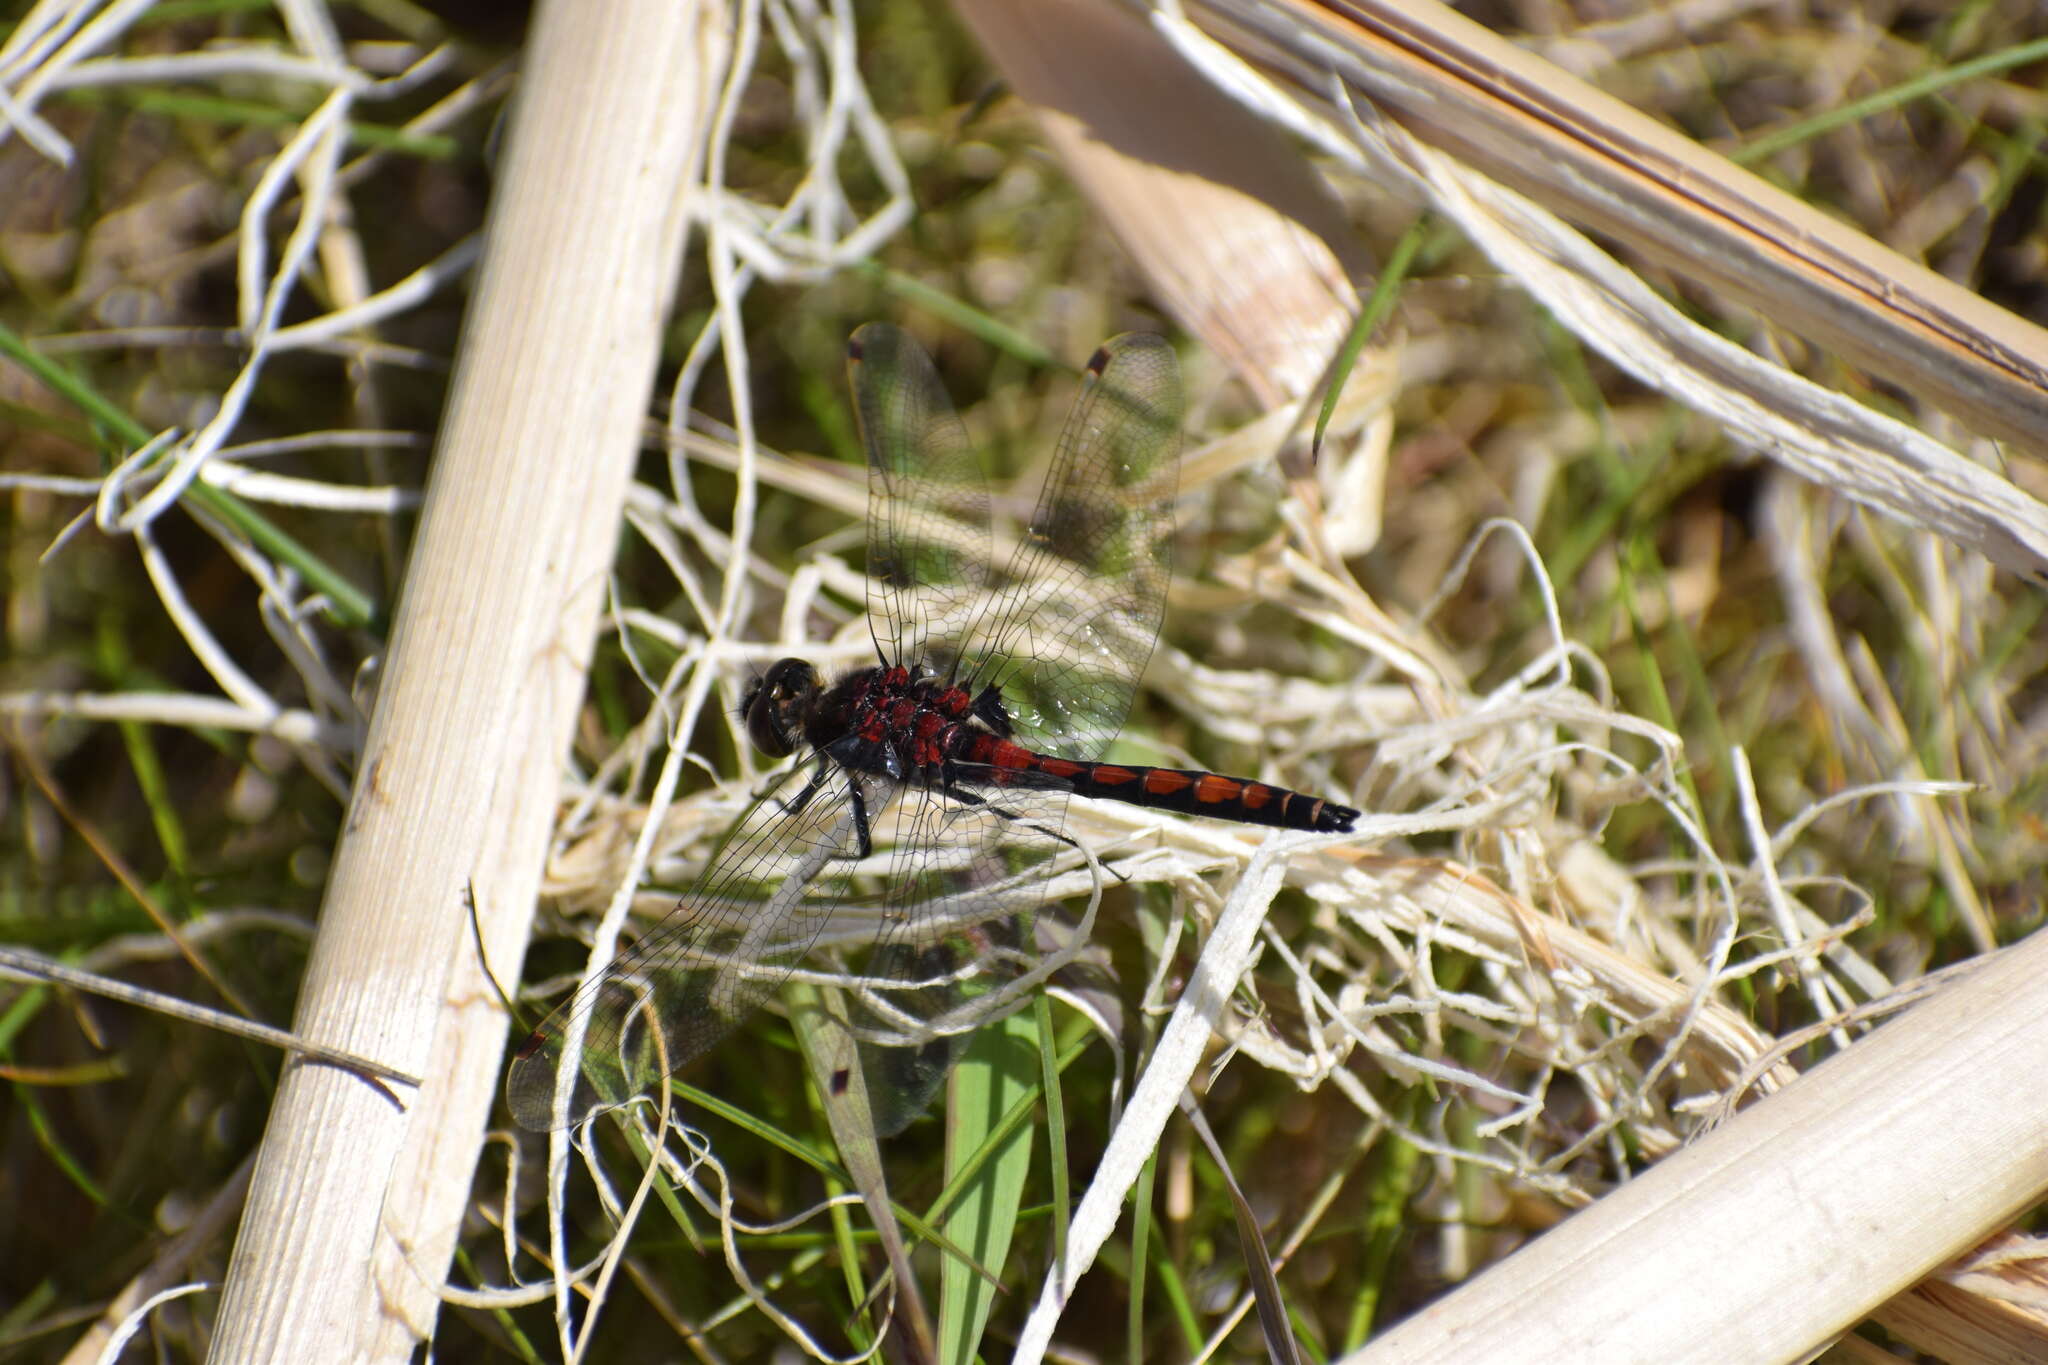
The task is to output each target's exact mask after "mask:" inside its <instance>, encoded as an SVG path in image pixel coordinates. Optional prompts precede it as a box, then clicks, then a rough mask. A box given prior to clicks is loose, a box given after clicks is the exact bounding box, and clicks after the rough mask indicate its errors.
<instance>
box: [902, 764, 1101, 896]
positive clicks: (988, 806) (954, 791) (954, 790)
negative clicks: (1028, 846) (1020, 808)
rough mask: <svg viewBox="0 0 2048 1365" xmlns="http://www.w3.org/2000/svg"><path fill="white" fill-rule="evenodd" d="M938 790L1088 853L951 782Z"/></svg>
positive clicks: (1064, 837)
mask: <svg viewBox="0 0 2048 1365" xmlns="http://www.w3.org/2000/svg"><path fill="white" fill-rule="evenodd" d="M937 790H938V793H939V795H941V796H944V797H948V798H950V799H952V800H954V801H958V802H959V803H960V804H961V805H963V806H980V807H981V808H982V809H984V810H986V811H987V812H988V813H989V814H990V815H993V816H995V818H996V819H998V820H1013V821H1015V822H1017V823H1018V824H1021V825H1023V826H1024V828H1026V829H1028V830H1032V831H1034V832H1035V833H1038V834H1043V835H1044V836H1045V837H1046V838H1048V839H1057V840H1058V841H1059V842H1060V843H1063V844H1065V845H1066V846H1067V847H1068V848H1071V849H1073V850H1074V851H1075V852H1076V853H1084V854H1085V852H1086V850H1084V849H1083V848H1082V847H1081V845H1080V843H1079V842H1078V841H1076V840H1075V839H1074V838H1073V837H1072V836H1070V835H1066V834H1062V833H1061V832H1060V831H1058V830H1056V829H1053V828H1051V827H1050V826H1047V825H1041V824H1038V823H1036V822H1035V821H1032V820H1029V819H1027V818H1025V817H1024V816H1022V815H1018V814H1016V813H1015V812H1014V811H1007V810H1004V809H1003V808H1002V807H1001V806H998V805H995V804H993V803H991V802H990V801H989V799H988V798H987V797H985V796H982V795H980V794H978V793H975V792H971V791H968V790H967V789H966V788H965V787H959V786H955V785H954V784H953V783H952V782H950V781H942V782H941V783H940V784H939V786H938V788H937ZM1105 870H1106V871H1107V872H1108V873H1109V875H1110V876H1112V877H1114V878H1116V879H1117V880H1118V881H1120V882H1127V881H1129V880H1130V878H1129V877H1126V876H1125V875H1124V874H1123V873H1121V872H1119V871H1117V870H1116V869H1115V868H1113V867H1105Z"/></svg>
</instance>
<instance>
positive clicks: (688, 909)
mask: <svg viewBox="0 0 2048 1365" xmlns="http://www.w3.org/2000/svg"><path fill="white" fill-rule="evenodd" d="M798 778H801V779H803V782H802V784H801V785H799V784H797V782H796V779H798ZM812 783H815V784H816V785H815V786H812V785H811V784H812ZM806 788H808V789H809V791H810V795H809V797H808V799H803V798H801V797H798V796H796V795H793V794H794V793H797V792H799V791H801V790H803V789H806ZM897 790H898V784H897V783H895V782H894V781H892V780H890V779H888V778H884V777H878V776H873V775H868V774H853V773H850V772H848V771H847V770H846V769H843V768H840V767H837V766H836V765H832V764H830V763H828V762H827V761H826V760H824V759H822V758H821V759H817V760H814V761H813V762H812V763H809V764H805V765H801V766H799V767H797V768H795V769H792V770H791V771H790V772H789V773H788V774H786V775H785V780H784V781H783V782H782V783H780V784H779V785H778V787H777V788H776V790H775V791H773V792H771V793H770V794H769V795H768V796H767V797H764V798H763V799H761V800H760V801H757V802H756V803H755V804H754V805H753V806H752V807H751V808H750V809H749V810H748V811H747V813H746V814H745V815H743V816H742V817H741V818H740V820H739V822H738V823H737V824H735V825H734V826H733V828H732V830H731V832H730V833H728V834H727V835H726V837H725V839H724V841H723V842H722V843H721V845H720V847H719V848H718V850H717V851H716V852H715V853H714V854H713V857H712V861H711V863H710V865H709V866H708V867H707V868H706V870H705V872H704V874H703V875H702V876H701V877H700V878H699V879H698V881H697V884H696V885H695V886H693V887H692V888H691V890H690V892H689V893H688V894H687V895H685V896H684V897H683V898H682V900H681V901H679V902H678V903H677V905H676V907H675V909H673V910H671V911H670V912H669V914H668V915H667V916H666V917H665V918H664V919H663V920H662V921H661V922H660V923H659V924H657V925H655V926H654V927H653V928H651V929H649V930H648V931H647V932H646V933H644V934H642V935H640V936H639V937H638V938H637V939H635V940H634V941H633V943H632V945H631V946H630V947H629V948H627V949H626V950H625V951H623V952H622V953H620V954H619V956H618V958H617V959H616V960H614V961H613V963H612V964H611V966H610V967H608V968H606V970H605V972H604V974H603V975H602V976H600V977H598V978H596V979H595V980H593V981H591V982H589V983H588V984H586V985H585V986H584V987H583V988H582V989H581V990H579V991H577V992H576V994H574V995H573V996H571V997H570V998H569V999H568V1000H566V1001H564V1002H563V1003H562V1004H561V1005H560V1006H559V1007H557V1008H556V1010H555V1011H554V1013H552V1014H550V1015H549V1016H548V1017H547V1019H546V1020H545V1021H543V1022H542V1024H541V1026H540V1027H539V1028H538V1029H536V1030H535V1031H534V1032H533V1035H532V1036H531V1037H530V1038H528V1040H527V1042H526V1044H525V1045H524V1046H523V1047H522V1048H521V1049H520V1051H519V1055H518V1057H517V1059H516V1060H515V1061H514V1062H513V1063H512V1070H511V1075H510V1077H509V1078H508V1079H507V1081H506V1087H505V1092H506V1099H507V1101H508V1102H509V1103H510V1105H511V1108H512V1115H513V1117H514V1118H516V1119H517V1120H518V1121H519V1123H520V1124H521V1126H523V1127H526V1128H529V1129H534V1130H536V1131H545V1130H547V1129H550V1128H556V1127H560V1126H562V1125H563V1124H565V1123H575V1122H579V1121H580V1120H582V1119H583V1118H584V1117H586V1116H587V1115H588V1114H589V1113H590V1112H591V1111H592V1110H593V1109H594V1108H597V1107H600V1106H609V1105H615V1104H621V1103H624V1102H626V1101H628V1100H630V1099H633V1098H634V1097H635V1096H638V1095H640V1094H643V1093H645V1092H646V1091H647V1090H649V1089H651V1088H652V1087H654V1086H655V1085H658V1084H660V1083H661V1082H662V1081H663V1080H664V1079H666V1078H667V1077H668V1076H669V1075H670V1074H672V1073H673V1072H675V1071H676V1070H678V1069H679V1068H681V1067H683V1066H684V1065H686V1064H687V1063H689V1062H691V1061H693V1060H695V1059H696V1058H697V1057H700V1056H702V1055H703V1054H704V1053H705V1052H707V1051H709V1050H710V1049H711V1047H712V1046H713V1045H714V1044H716V1043H717V1042H718V1040H719V1039H721V1038H723V1037H724V1036H725V1035H726V1034H727V1033H728V1032H730V1031H731V1030H732V1028H733V1026H734V1025H736V1024H737V1023H739V1021H740V1020H741V1019H743V1018H745V1017H746V1016H747V1015H748V1014H749V1013H751V1012H752V1011H753V1009H754V1008H755V1007H756V1006H757V1005H759V1004H760V1003H761V1002H762V1001H763V1000H765V999H766V998H767V997H768V996H769V995H771V994H772V993H773V992H774V991H775V989H776V988H777V987H778V986H779V985H780V984H781V983H782V981H783V980H784V979H785V978H786V977H788V975H789V973H790V971H791V970H792V969H793V968H794V967H795V966H796V964H797V963H798V962H799V961H801V960H802V959H803V957H804V955H805V954H806V953H808V952H809V951H810V950H811V947H812V945H813V944H814V943H816V942H817V940H818V937H819V935H820V934H821V933H822V932H823V930H824V929H825V927H826V925H827V924H828V923H830V922H831V920H832V919H833V917H834V915H835V914H836V913H838V911H839V907H841V906H842V905H844V904H847V903H849V902H852V901H856V900H858V899H860V898H861V897H863V896H870V897H871V896H873V895H874V894H876V892H875V890H874V886H875V882H874V878H875V876H876V875H877V874H878V873H879V872H880V871H881V870H882V869H883V868H884V867H886V862H884V861H882V860H880V859H878V858H875V857H873V856H870V857H869V858H868V859H865V860H863V859H861V858H860V857H859V854H860V852H861V846H860V825H861V823H862V822H863V821H864V820H865V822H867V823H869V824H872V823H873V822H874V821H875V820H876V819H878V818H880V816H881V815H882V814H883V813H884V812H885V811H886V810H887V808H888V807H889V805H890V803H891V802H892V801H893V800H894V799H895V797H896V794H897ZM856 793H858V800H856ZM778 798H779V799H778ZM571 1056H573V1057H575V1059H576V1061H575V1066H574V1071H573V1074H572V1073H571V1072H569V1071H568V1070H566V1069H565V1067H564V1061H565V1059H567V1058H569V1057H571Z"/></svg>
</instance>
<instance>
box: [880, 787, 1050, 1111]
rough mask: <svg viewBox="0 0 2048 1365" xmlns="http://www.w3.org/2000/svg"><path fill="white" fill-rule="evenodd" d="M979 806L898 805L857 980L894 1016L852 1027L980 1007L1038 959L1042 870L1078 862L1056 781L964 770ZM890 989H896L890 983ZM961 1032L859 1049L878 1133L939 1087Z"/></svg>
mask: <svg viewBox="0 0 2048 1365" xmlns="http://www.w3.org/2000/svg"><path fill="white" fill-rule="evenodd" d="M960 775H961V778H962V780H963V784H964V785H963V788H962V790H965V789H966V788H968V787H971V788H972V789H973V791H974V792H975V793H978V796H977V798H976V801H977V802H978V803H975V802H963V801H961V800H960V799H958V797H957V796H954V795H948V794H946V793H942V792H939V791H935V790H931V789H923V788H912V789H910V790H909V791H906V792H905V794H904V796H903V798H902V800H901V801H900V802H899V803H898V805H897V808H896V812H895V820H894V822H893V823H894V828H893V830H892V837H893V839H894V841H895V842H894V847H893V851H892V853H891V856H890V865H889V875H888V878H887V891H886V893H885V896H884V900H883V903H882V904H881V906H880V907H879V912H880V915H881V921H882V922H881V925H880V930H881V931H880V932H879V933H878V934H877V935H876V936H875V939H874V951H873V952H872V953H870V954H869V955H868V957H867V959H866V961H865V963H864V964H863V966H862V975H863V976H864V977H865V978H866V979H867V980H868V981H869V982H870V983H871V984H872V985H875V986H878V987H879V989H878V990H876V991H875V992H874V995H871V997H870V998H871V999H872V998H874V996H876V995H878V996H880V997H881V998H882V1000H883V1001H885V1002H886V1006H887V1008H888V1009H889V1010H890V1011H892V1012H893V1013H883V1012H880V1011H879V1010H877V1009H875V1008H869V1007H865V1006H864V1007H861V1008H858V1009H857V1010H856V1011H855V1019H856V1022H858V1023H860V1024H862V1025H864V1026H865V1027H867V1028H870V1029H873V1030H875V1031H876V1032H877V1033H879V1034H882V1035H890V1034H900V1033H902V1032H903V1031H905V1030H906V1029H908V1030H911V1031H913V1032H914V1031H915V1028H916V1027H917V1026H918V1025H920V1024H923V1023H927V1022H928V1021H930V1020H932V1019H933V1018H936V1017H939V1016H943V1015H946V1014H948V1013H951V1012H956V1011H958V1010H960V1009H962V1008H964V1007H967V1006H968V1004H969V1002H970V1001H971V1000H972V999H973V998H974V997H977V996H979V997H982V998H983V999H986V997H987V995H988V993H989V992H990V991H991V990H993V989H994V988H995V987H997V986H998V985H1000V984H1001V983H1002V982H1004V981H1007V980H1009V979H1011V978H1014V977H1015V976H1017V975H1018V974H1019V973H1020V972H1022V971H1024V970H1026V969H1027V968H1028V967H1029V966H1031V965H1033V964H1034V963H1035V960H1036V959H1035V958H1034V957H1033V955H1032V954H1031V953H1030V952H1029V951H1028V950H1027V948H1026V946H1025V945H1027V944H1029V943H1030V942H1031V924H1032V919H1033V916H1035V915H1036V914H1037V912H1038V910H1039V909H1040V907H1041V906H1042V905H1043V904H1044V901H1045V898H1046V895H1047V891H1048V888H1049V886H1050V885H1051V883H1050V881H1049V879H1048V873H1049V872H1050V871H1051V870H1052V869H1051V867H1050V866H1049V864H1052V863H1053V862H1055V861H1057V860H1060V859H1062V858H1066V857H1071V858H1073V859H1074V860H1076V861H1078V860H1079V855H1078V853H1074V852H1072V850H1071V846H1070V845H1068V844H1066V843H1065V842H1064V841H1063V840H1062V839H1061V838H1060V837H1059V836H1058V835H1057V834H1056V833H1054V831H1057V830H1058V829H1059V828H1060V825H1061V822H1062V819H1063V816H1064V813H1065V805H1066V800H1067V792H1066V789H1065V788H1064V786H1063V785H1062V784H1060V783H1059V782H1057V781H1056V780H1052V779H1042V778H1037V777H1034V778H1033V784H1034V785H1033V786H1032V787H1030V788H1028V789H1020V788H1014V787H1013V788H1004V787H1003V786H1001V785H999V784H998V782H997V781H996V779H997V777H998V776H999V775H998V774H996V773H995V772H994V770H981V769H979V768H977V767H976V765H961V774H960ZM890 983H894V984H893V985H892V984H890ZM964 1041H965V1039H964V1035H962V1034H954V1035H953V1036H937V1037H928V1038H925V1039H922V1040H920V1041H918V1042H915V1043H911V1044H909V1045H903V1046H877V1045H874V1044H872V1043H869V1042H865V1041H864V1042H863V1043H862V1045H861V1063H862V1070H863V1071H864V1072H865V1073H866V1076H867V1089H868V1099H869V1104H870V1106H871V1108H872V1110H873V1114H874V1120H875V1128H876V1132H877V1134H878V1135H880V1136H882V1137H892V1136H894V1135H895V1134H896V1133H898V1132H900V1131H902V1129H904V1128H905V1127H907V1126H908V1125H909V1124H910V1123H911V1122H912V1121H914V1120H915V1119H916V1118H917V1117H918V1115H920V1114H921V1113H923V1112H924V1110H925V1108H926V1106H927V1105H928V1104H929V1103H930V1101H931V1099H932V1096H933V1095H934V1094H936V1093H937V1091H938V1088H939V1086H940V1085H941V1084H942V1083H943V1082H944V1080H945V1078H946V1073H947V1071H948V1070H949V1069H950V1068H951V1067H952V1065H953V1062H954V1060H955V1058H956V1057H957V1055H958V1053H959V1051H960V1049H961V1047H962V1046H963V1045H964Z"/></svg>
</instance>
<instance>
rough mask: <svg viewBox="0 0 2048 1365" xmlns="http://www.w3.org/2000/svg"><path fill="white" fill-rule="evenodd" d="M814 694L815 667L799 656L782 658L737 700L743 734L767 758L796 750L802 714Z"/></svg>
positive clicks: (816, 678)
mask: <svg viewBox="0 0 2048 1365" xmlns="http://www.w3.org/2000/svg"><path fill="white" fill-rule="evenodd" d="M817 696H818V670H817V669H815V668H812V667H811V666H810V665H809V664H807V663H805V662H804V661H803V660H802V659H783V660H781V661H780V662H778V663H776V664H775V665H773V666H772V667H770V668H769V670H768V671H767V672H766V673H763V674H762V675H761V676H760V677H759V678H758V679H756V680H755V682H754V685H753V686H752V687H750V688H748V689H747V695H746V697H745V699H744V700H742V701H741V702H740V709H741V710H742V711H744V712H746V715H747V735H748V737H749V738H751V739H752V740H753V741H754V747H755V748H757V749H759V750H760V751H761V752H762V753H764V754H766V755H768V757H770V758H787V757H789V756H790V755H791V754H793V753H795V752H796V746H797V743H798V742H799V741H800V740H801V739H802V738H803V734H804V713H805V712H806V711H808V710H809V709H810V707H811V703H812V702H813V701H815V700H817Z"/></svg>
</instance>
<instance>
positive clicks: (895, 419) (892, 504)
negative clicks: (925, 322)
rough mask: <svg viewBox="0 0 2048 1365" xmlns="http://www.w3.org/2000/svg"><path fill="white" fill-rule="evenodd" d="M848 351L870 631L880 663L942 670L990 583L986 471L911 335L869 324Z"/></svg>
mask: <svg viewBox="0 0 2048 1365" xmlns="http://www.w3.org/2000/svg"><path fill="white" fill-rule="evenodd" d="M846 352H847V372H848V375H849V377H850V378H851V380H852V384H853V394H854V406H855V410H856V412H857V413H858V414H859V417H860V431H861V442H862V444H863V445H864V446H865V448H866V450H867V457H868V563H867V573H868V621H869V629H871V630H872V631H873V632H874V635H875V646H876V648H877V649H879V650H880V651H881V654H882V656H883V659H884V661H885V662H887V663H891V664H899V663H900V664H926V665H928V666H931V667H933V668H935V669H939V670H943V669H944V668H945V667H946V666H947V665H949V664H950V663H951V662H952V659H951V657H950V656H949V655H948V653H947V649H946V647H947V646H949V645H951V644H952V643H954V642H956V641H957V640H958V639H959V638H960V636H961V634H962V633H963V632H964V630H965V629H966V626H967V622H968V620H969V619H970V618H971V616H972V615H973V613H974V612H975V611H976V610H977V609H978V608H979V606H980V604H981V602H982V598H983V590H984V588H985V586H986V584H987V582H988V573H989V555H990V550H989V500H988V479H987V476H986V474H985V473H984V472H983V469H982V463H981V457H980V456H979V455H978V454H976V453H975V450H974V448H973V446H971V445H970V444H968V440H967V430H966V428H965V427H963V426H961V425H960V418H959V416H958V415H957V414H955V412H954V411H953V404H952V401H951V400H950V399H949V398H947V397H946V390H945V386H944V385H943V384H941V383H940V382H939V375H938V371H937V370H936V369H934V368H933V366H932V362H931V357H930V356H928V355H926V354H925V351H924V348H923V347H922V346H920V345H918V344H917V342H916V341H915V340H913V339H912V338H911V337H910V336H909V334H907V333H905V332H903V331H901V330H899V329H897V328H895V327H892V326H890V325H889V324H887V323H883V322H875V323H869V324H868V325H867V326H865V327H863V328H861V329H860V330H859V331H857V332H855V333H854V334H853V339H852V341H850V342H849V343H848V344H847V348H846Z"/></svg>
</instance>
